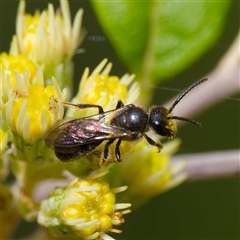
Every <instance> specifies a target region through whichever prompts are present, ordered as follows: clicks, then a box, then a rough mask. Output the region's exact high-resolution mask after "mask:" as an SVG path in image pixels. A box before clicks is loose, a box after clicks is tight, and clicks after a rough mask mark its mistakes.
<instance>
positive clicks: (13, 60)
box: [0, 53, 37, 101]
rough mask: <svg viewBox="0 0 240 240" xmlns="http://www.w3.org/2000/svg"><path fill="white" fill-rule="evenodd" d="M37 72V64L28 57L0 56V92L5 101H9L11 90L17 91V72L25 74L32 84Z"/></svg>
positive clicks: (3, 54)
mask: <svg viewBox="0 0 240 240" xmlns="http://www.w3.org/2000/svg"><path fill="white" fill-rule="evenodd" d="M26 70H27V71H26ZM36 71H37V67H36V65H35V63H34V62H33V61H31V60H29V59H28V58H27V57H26V56H24V55H22V54H20V55H18V56H14V55H12V54H7V53H2V54H1V55H0V74H1V75H0V91H1V97H2V99H3V101H7V98H8V93H9V90H10V89H12V90H13V91H15V90H16V87H17V82H16V81H17V80H16V78H15V75H16V72H19V73H20V74H22V75H23V74H25V79H28V81H29V83H30V84H32V83H33V81H34V77H35V75H36Z"/></svg>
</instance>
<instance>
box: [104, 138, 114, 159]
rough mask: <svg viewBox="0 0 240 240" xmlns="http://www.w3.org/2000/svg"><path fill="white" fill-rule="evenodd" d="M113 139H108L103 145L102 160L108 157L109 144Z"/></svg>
mask: <svg viewBox="0 0 240 240" xmlns="http://www.w3.org/2000/svg"><path fill="white" fill-rule="evenodd" d="M114 140H115V139H110V140H109V141H108V142H107V143H106V145H105V147H104V150H103V157H102V160H103V161H106V160H107V159H108V155H109V146H110V145H111V144H112V143H113V142H114Z"/></svg>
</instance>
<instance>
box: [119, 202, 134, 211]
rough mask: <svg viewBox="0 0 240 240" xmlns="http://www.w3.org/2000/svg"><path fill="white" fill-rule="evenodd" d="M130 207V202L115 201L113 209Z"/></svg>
mask: <svg viewBox="0 0 240 240" xmlns="http://www.w3.org/2000/svg"><path fill="white" fill-rule="evenodd" d="M129 207H131V203H116V204H115V210H120V209H125V208H129Z"/></svg>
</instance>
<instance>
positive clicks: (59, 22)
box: [11, 0, 83, 64]
mask: <svg viewBox="0 0 240 240" xmlns="http://www.w3.org/2000/svg"><path fill="white" fill-rule="evenodd" d="M60 5H61V12H60V11H56V12H54V8H53V5H52V4H48V10H45V11H43V12H42V13H41V14H40V13H39V12H36V13H35V15H33V16H32V15H30V14H26V13H25V1H23V0H21V1H20V3H19V8H18V14H17V21H16V23H17V27H16V28H17V29H16V32H17V41H18V44H19V50H17V48H16V44H14V47H13V46H12V48H11V49H15V54H18V53H23V54H25V55H26V56H28V58H29V59H31V60H33V61H34V62H36V63H45V64H47V63H51V62H54V63H59V62H60V61H62V60H63V59H65V58H67V59H71V58H72V57H73V55H74V53H75V51H76V49H77V47H78V46H79V44H80V43H81V41H82V40H83V34H82V31H81V21H82V15H83V10H82V9H80V10H79V11H78V12H77V14H76V16H75V18H74V21H73V25H72V26H71V14H70V9H69V4H68V1H66V0H60ZM11 51H13V50H11ZM17 51H18V52H17Z"/></svg>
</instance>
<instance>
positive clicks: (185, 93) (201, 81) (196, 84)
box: [168, 78, 208, 113]
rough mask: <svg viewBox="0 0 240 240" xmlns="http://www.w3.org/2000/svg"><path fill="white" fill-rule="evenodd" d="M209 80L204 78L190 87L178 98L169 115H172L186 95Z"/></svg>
mask: <svg viewBox="0 0 240 240" xmlns="http://www.w3.org/2000/svg"><path fill="white" fill-rule="evenodd" d="M207 80H208V79H207V78H203V79H201V80H199V81H197V82H195V83H193V84H192V85H191V86H190V87H188V88H187V89H186V90H185V91H184V92H183V93H181V94H180V96H178V98H177V99H176V100H175V101H174V103H173V104H172V106H171V107H170V108H169V110H168V113H171V112H172V111H173V109H174V108H175V107H176V105H177V104H178V103H179V102H180V101H181V100H182V98H183V97H185V95H187V94H188V93H189V92H190V91H191V90H192V89H193V88H195V87H196V86H198V85H200V84H201V83H203V82H206V81H207Z"/></svg>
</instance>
